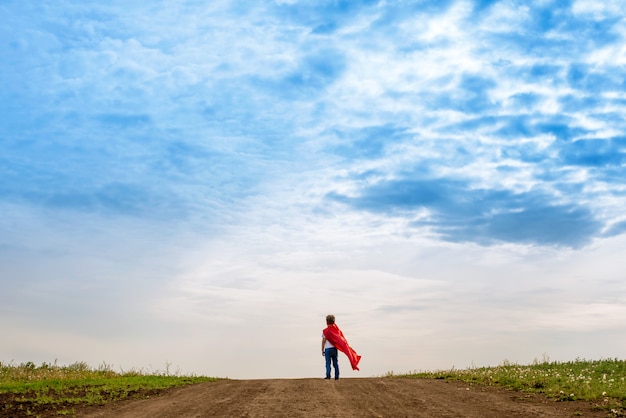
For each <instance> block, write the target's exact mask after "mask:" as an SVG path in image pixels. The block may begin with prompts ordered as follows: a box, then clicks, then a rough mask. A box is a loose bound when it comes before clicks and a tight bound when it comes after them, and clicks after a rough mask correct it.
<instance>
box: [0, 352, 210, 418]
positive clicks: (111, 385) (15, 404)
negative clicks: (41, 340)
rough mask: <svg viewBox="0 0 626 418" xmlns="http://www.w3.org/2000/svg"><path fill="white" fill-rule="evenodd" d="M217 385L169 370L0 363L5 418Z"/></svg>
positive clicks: (74, 409)
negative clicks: (118, 369)
mask: <svg viewBox="0 0 626 418" xmlns="http://www.w3.org/2000/svg"><path fill="white" fill-rule="evenodd" d="M216 380H218V379H217V378H214V377H206V376H195V375H190V376H184V375H180V374H179V373H175V374H171V373H170V372H169V365H168V366H167V367H166V371H163V372H161V371H156V372H144V371H141V370H140V371H137V370H132V371H127V372H124V371H121V372H116V371H114V370H113V369H112V368H111V366H109V365H106V364H103V365H101V366H100V367H98V368H95V369H94V368H91V367H89V366H88V365H87V364H86V363H83V362H78V363H74V364H71V365H69V366H59V365H57V364H56V362H55V363H54V364H47V363H43V364H42V365H40V366H36V365H35V364H33V363H31V362H28V363H22V364H19V365H14V364H6V363H2V362H0V417H49V416H63V415H65V416H73V415H75V414H76V413H77V412H78V411H80V409H82V408H86V407H92V406H99V405H104V404H106V403H109V402H115V401H121V400H124V399H141V398H149V397H151V396H156V395H158V394H159V393H161V392H162V391H164V390H166V389H169V388H173V387H178V386H184V385H190V384H194V383H200V382H211V381H216Z"/></svg>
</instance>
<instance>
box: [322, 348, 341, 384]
mask: <svg viewBox="0 0 626 418" xmlns="http://www.w3.org/2000/svg"><path fill="white" fill-rule="evenodd" d="M324 358H325V359H326V379H330V362H331V361H332V362H333V367H334V368H335V379H339V362H338V361H337V349H336V348H335V347H333V348H327V349H325V350H324Z"/></svg>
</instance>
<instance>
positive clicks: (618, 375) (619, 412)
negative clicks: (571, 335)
mask: <svg viewBox="0 0 626 418" xmlns="http://www.w3.org/2000/svg"><path fill="white" fill-rule="evenodd" d="M398 377H412V378H428V379H450V380H460V381H463V382H467V383H475V384H482V385H497V386H502V387H506V388H510V389H515V390H519V391H524V392H535V393H542V394H545V395H546V396H548V397H549V398H554V399H556V400H558V401H574V400H586V401H592V402H594V403H596V404H597V405H598V408H602V409H606V410H607V411H608V412H610V413H612V414H613V415H614V416H625V414H624V411H626V361H624V360H618V359H606V360H581V359H577V360H575V361H571V362H551V361H549V359H548V358H544V359H543V361H535V362H534V363H533V364H532V365H527V366H522V365H517V364H510V363H509V362H507V361H505V362H504V363H503V364H502V365H501V366H498V367H483V368H471V369H464V370H454V369H453V370H445V371H436V372H415V373H409V374H405V375H401V376H398Z"/></svg>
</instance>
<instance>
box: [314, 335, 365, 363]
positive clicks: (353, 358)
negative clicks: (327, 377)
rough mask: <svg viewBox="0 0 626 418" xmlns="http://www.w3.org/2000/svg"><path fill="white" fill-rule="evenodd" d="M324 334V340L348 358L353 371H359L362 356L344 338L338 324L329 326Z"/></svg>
mask: <svg viewBox="0 0 626 418" xmlns="http://www.w3.org/2000/svg"><path fill="white" fill-rule="evenodd" d="M322 332H323V333H324V338H326V339H327V340H328V341H330V343H331V344H332V345H334V346H335V347H336V348H337V350H339V351H341V352H342V353H344V354H345V355H346V356H348V360H350V366H352V370H359V367H358V366H359V361H361V356H359V355H358V354H357V353H356V351H354V350H353V349H352V348H351V347H350V346H349V345H348V341H346V337H344V336H343V332H341V330H340V329H339V327H338V326H337V324H332V325H329V326H328V327H326V328H325V329H324V331H322Z"/></svg>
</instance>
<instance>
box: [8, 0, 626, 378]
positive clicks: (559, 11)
mask: <svg viewBox="0 0 626 418" xmlns="http://www.w3.org/2000/svg"><path fill="white" fill-rule="evenodd" d="M207 3H208V4H207ZM0 16H1V17H0V35H1V36H0V53H1V54H2V57H3V59H2V60H0V79H1V80H2V83H1V84H0V97H1V98H2V100H0V175H1V177H0V178H1V182H0V209H1V213H2V216H1V217H0V280H1V281H2V282H1V284H2V289H3V291H2V292H1V293H0V323H1V329H2V330H3V335H4V336H3V343H2V345H1V346H0V361H3V362H9V361H15V362H22V361H35V362H43V361H46V362H50V361H54V360H55V359H57V360H58V361H60V362H62V363H72V362H75V361H86V362H88V363H90V364H92V365H97V364H99V363H102V362H106V363H107V364H113V365H116V366H118V365H119V367H123V368H125V369H128V368H131V367H135V368H144V369H151V368H152V369H162V368H163V367H164V365H165V364H172V365H174V366H175V367H177V368H179V369H180V370H182V371H183V372H193V373H199V374H200V373H201V374H208V375H217V376H222V377H226V376H228V377H234V378H259V377H308V376H318V375H319V376H321V374H322V372H323V365H322V364H321V358H320V356H319V340H320V331H321V329H322V328H323V326H324V316H325V315H326V314H327V313H334V314H335V315H336V316H337V322H338V324H339V325H340V326H341V327H342V328H344V331H345V333H346V334H347V336H348V338H349V340H350V341H351V343H352V345H353V346H354V347H355V348H356V349H357V351H359V352H360V354H362V355H363V360H362V363H361V364H362V368H361V372H359V373H356V372H352V371H349V370H347V369H348V367H347V362H345V361H344V362H343V364H344V366H343V367H344V371H345V375H346V376H372V375H381V374H385V373H387V372H389V371H394V372H396V373H398V372H405V371H409V370H418V369H437V368H449V367H452V366H455V367H457V368H462V367H469V366H472V365H496V364H499V363H500V362H502V361H503V360H505V359H506V360H508V361H516V362H521V363H525V362H531V361H532V360H533V359H534V358H542V356H543V355H544V354H546V355H548V356H550V358H552V359H554V360H570V359H573V358H575V357H586V358H600V357H616V356H620V355H621V354H622V353H623V352H624V351H625V350H626V337H624V335H626V334H625V333H624V326H623V320H622V319H623V318H624V315H625V314H626V299H625V298H624V297H623V296H622V295H624V294H625V292H624V291H625V290H626V288H625V287H626V284H624V279H625V278H626V277H625V276H624V261H623V255H622V253H623V249H624V246H625V245H626V213H625V212H624V209H623V208H624V207H626V184H625V182H624V178H625V177H626V118H625V111H626V94H625V93H624V91H626V88H625V87H626V72H625V69H626V68H625V67H626V42H625V37H626V20H625V16H626V6H624V5H623V2H621V1H617V0H615V1H604V2H596V1H591V0H577V1H573V0H572V1H565V0H563V1H549V0H537V1H530V2H519V1H504V0H503V1H495V0H491V1H486V0H485V1H478V0H476V1H462V0H459V1H402V2H386V1H339V0H336V1H330V0H329V1H326V0H323V1H298V0H283V1H279V0H276V1H260V2H236V1H214V2H199V1H192V0H189V1H182V0H181V1H170V2H150V3H146V2H135V1H123V2H122V1H116V0H114V1H110V2H107V4H103V3H102V2H92V1H73V0H70V1H65V2H62V3H59V2H52V1H37V2H34V1H13V0H8V1H4V2H2V3H1V4H0Z"/></svg>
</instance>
